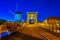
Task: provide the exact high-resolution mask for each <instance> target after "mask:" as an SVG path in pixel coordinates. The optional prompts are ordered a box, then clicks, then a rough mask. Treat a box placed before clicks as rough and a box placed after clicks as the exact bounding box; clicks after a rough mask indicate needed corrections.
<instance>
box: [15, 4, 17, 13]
mask: <svg viewBox="0 0 60 40" xmlns="http://www.w3.org/2000/svg"><path fill="white" fill-rule="evenodd" d="M17 10H18V4H17V3H16V10H15V12H17Z"/></svg>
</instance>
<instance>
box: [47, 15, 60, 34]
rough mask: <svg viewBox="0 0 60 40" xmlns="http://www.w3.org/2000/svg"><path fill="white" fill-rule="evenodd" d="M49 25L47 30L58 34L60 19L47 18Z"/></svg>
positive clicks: (59, 31)
mask: <svg viewBox="0 0 60 40" xmlns="http://www.w3.org/2000/svg"><path fill="white" fill-rule="evenodd" d="M47 21H48V24H49V30H50V31H54V32H56V33H60V18H58V17H55V16H54V17H49V18H48V19H47Z"/></svg>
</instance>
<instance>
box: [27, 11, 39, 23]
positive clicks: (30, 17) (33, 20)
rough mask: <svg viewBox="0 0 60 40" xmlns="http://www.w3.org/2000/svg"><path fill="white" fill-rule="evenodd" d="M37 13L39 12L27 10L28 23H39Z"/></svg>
mask: <svg viewBox="0 0 60 40" xmlns="http://www.w3.org/2000/svg"><path fill="white" fill-rule="evenodd" d="M37 13H38V12H27V23H28V24H36V23H37Z"/></svg>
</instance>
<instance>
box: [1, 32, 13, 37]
mask: <svg viewBox="0 0 60 40" xmlns="http://www.w3.org/2000/svg"><path fill="white" fill-rule="evenodd" d="M10 34H13V32H12V31H10ZM6 36H8V32H3V33H2V34H1V37H2V38H4V37H6Z"/></svg>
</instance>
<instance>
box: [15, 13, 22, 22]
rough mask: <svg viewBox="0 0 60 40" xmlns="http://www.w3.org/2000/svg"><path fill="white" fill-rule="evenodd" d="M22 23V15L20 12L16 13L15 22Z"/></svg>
mask: <svg viewBox="0 0 60 40" xmlns="http://www.w3.org/2000/svg"><path fill="white" fill-rule="evenodd" d="M21 21H22V13H21V12H16V14H15V22H20V23H21Z"/></svg>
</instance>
